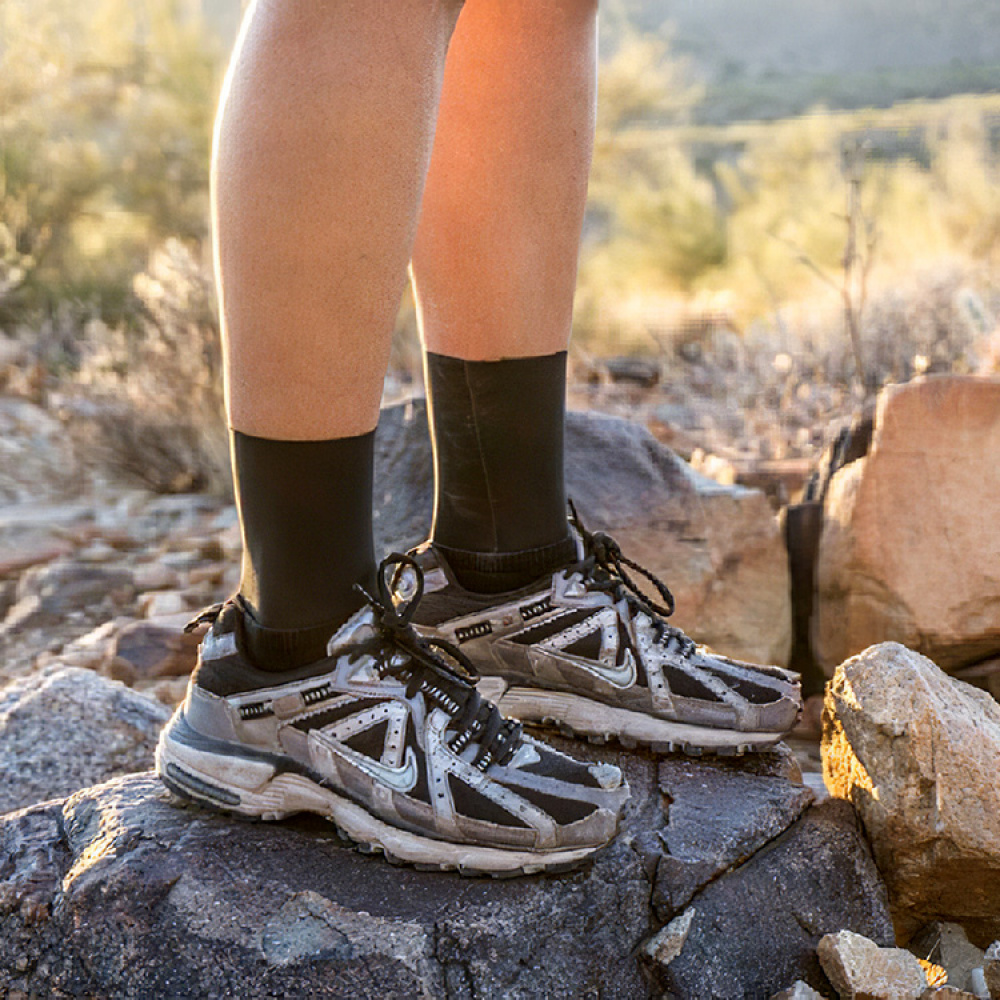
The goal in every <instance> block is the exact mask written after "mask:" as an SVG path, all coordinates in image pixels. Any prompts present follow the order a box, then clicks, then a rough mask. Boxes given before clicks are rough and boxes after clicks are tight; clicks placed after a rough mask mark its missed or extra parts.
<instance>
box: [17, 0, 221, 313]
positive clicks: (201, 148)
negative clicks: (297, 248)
mask: <svg viewBox="0 0 1000 1000" xmlns="http://www.w3.org/2000/svg"><path fill="white" fill-rule="evenodd" d="M0 36H2V37H3V39H4V44H3V46H2V48H0V219H2V220H3V222H2V226H0V329H7V330H10V329H11V328H13V327H15V326H16V325H18V324H19V323H37V322H38V321H39V317H40V316H43V315H45V314H46V313H51V312H52V311H53V310H55V309H56V308H57V307H58V306H59V305H60V304H65V303H66V302H68V301H75V302H80V303H84V304H85V306H84V307H83V308H82V310H81V313H82V317H83V318H84V319H86V318H87V317H88V316H92V315H97V316H99V317H100V318H102V319H104V320H105V321H109V322H119V321H121V320H122V319H125V318H127V317H128V316H129V315H130V312H131V309H132V308H133V307H134V305H135V300H134V296H133V294H132V277H133V275H134V274H136V273H137V272H138V271H140V270H141V269H142V268H143V267H144V266H145V263H146V259H147V255H148V253H149V248H150V247H151V246H154V245H157V244H158V243H160V242H162V241H163V240H164V239H165V238H167V237H171V236H172V237H179V238H182V239H185V240H189V241H191V243H192V244H195V243H197V242H199V241H201V240H202V239H204V237H205V235H206V232H207V224H208V213H207V191H208V150H209V143H210V136H211V116H212V110H213V104H214V93H215V90H216V86H217V80H218V76H219V68H220V53H219V51H218V46H217V45H216V44H215V42H214V41H213V38H212V36H211V35H210V33H208V32H207V31H206V30H205V29H204V26H203V24H202V23H201V19H200V16H199V14H198V7H197V5H196V4H195V3H194V2H193V0H95V2H94V3H90V4H74V3H71V2H70V0H4V3H3V4H2V5H0Z"/></svg>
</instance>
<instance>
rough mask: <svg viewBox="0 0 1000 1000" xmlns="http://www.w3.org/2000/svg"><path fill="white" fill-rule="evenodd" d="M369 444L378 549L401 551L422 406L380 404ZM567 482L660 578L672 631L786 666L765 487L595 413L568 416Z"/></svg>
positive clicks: (427, 499)
mask: <svg viewBox="0 0 1000 1000" xmlns="http://www.w3.org/2000/svg"><path fill="white" fill-rule="evenodd" d="M376 442H377V457H376V469H375V532H376V543H377V551H380V552H382V551H389V550H391V549H405V548H407V547H408V546H411V545H414V544H416V543H417V542H419V541H421V540H422V539H424V538H425V537H426V536H427V533H428V530H429V528H430V520H431V512H432V508H433V477H432V471H433V470H432V462H431V449H430V439H429V437H428V433H427V419H426V414H425V410H424V403H423V401H422V400H414V401H412V402H409V403H405V404H401V405H399V406H394V407H389V408H387V409H385V410H383V411H382V416H381V418H380V423H379V430H378V435H377V438H376ZM566 482H567V489H568V492H569V495H570V496H571V497H572V498H573V500H574V501H575V502H576V504H577V507H578V508H579V510H580V514H581V516H582V517H583V520H584V523H585V524H586V525H587V526H588V527H591V529H592V530H593V529H597V528H599V529H601V530H605V531H607V532H608V533H609V534H612V535H613V536H614V537H615V538H616V539H617V540H618V542H619V543H620V544H621V547H622V550H623V551H624V552H625V554H626V555H628V556H629V558H631V559H634V560H636V561H637V562H639V563H641V564H642V565H643V566H645V567H646V568H648V569H649V570H651V571H652V572H653V573H655V574H656V575H657V576H659V577H661V578H662V579H663V580H664V581H665V582H666V583H667V585H668V586H669V587H670V589H671V590H672V591H673V593H674V595H675V596H676V598H677V614H676V617H675V621H676V623H677V624H678V625H679V626H680V627H681V628H683V629H685V630H686V631H687V632H689V633H690V634H691V635H693V636H694V637H695V638H697V639H698V640H700V641H702V642H705V643H707V644H708V645H710V646H712V647H714V648H715V649H717V650H718V651H720V652H723V653H727V654H729V655H732V656H737V657H741V658H744V659H748V660H753V661H755V662H766V663H778V664H782V665H784V664H786V663H787V662H788V657H789V654H790V650H791V601H790V597H789V583H788V565H787V557H786V555H785V549H784V542H783V541H782V538H781V535H780V532H779V528H778V525H777V522H776V520H775V518H774V516H773V515H772V513H771V510H770V507H769V505H768V502H767V499H766V497H765V496H764V494H763V493H760V492H758V491H757V490H749V489H745V488H744V487H740V486H721V485H719V484H718V483H716V482H715V481H714V480H711V479H708V478H707V477H705V476H702V475H700V474H698V473H696V472H695V471H694V470H693V469H691V468H690V466H688V465H687V464H686V463H685V462H683V461H682V460H681V459H680V458H678V457H677V456H676V455H675V454H674V453H673V452H671V451H670V450H669V449H668V448H666V447H664V446H663V445H661V444H660V443H659V442H657V441H656V440H655V438H653V437H652V435H651V434H650V433H649V432H648V431H647V430H646V429H645V428H644V427H641V426H639V425H638V424H633V423H630V422H628V421H626V420H622V419H620V418H618V417H610V416H603V415H599V414H595V413H570V414H568V416H567V421H566Z"/></svg>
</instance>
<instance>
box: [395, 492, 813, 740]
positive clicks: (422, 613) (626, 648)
mask: <svg viewBox="0 0 1000 1000" xmlns="http://www.w3.org/2000/svg"><path fill="white" fill-rule="evenodd" d="M573 525H574V527H575V529H576V531H577V534H578V537H579V539H580V558H579V560H578V561H577V562H576V563H574V564H572V565H570V566H567V567H565V568H564V569H562V570H560V571H559V572H557V573H555V574H553V576H552V577H551V579H550V580H548V581H546V582H545V585H544V589H539V586H538V585H537V584H536V585H535V586H534V587H530V588H526V589H525V590H523V591H519V592H516V593H511V594H503V595H492V596H489V597H486V596H480V595H473V594H470V593H468V592H466V591H463V590H462V588H461V587H460V586H459V585H458V584H457V583H456V581H455V580H454V579H453V578H452V576H451V574H450V572H449V569H448V567H447V563H446V561H445V559H444V558H443V557H442V556H441V555H440V554H439V553H437V552H436V551H435V549H434V547H433V545H432V544H430V543H428V544H426V545H425V546H423V547H421V548H420V549H418V550H417V553H416V558H417V559H418V560H419V561H420V563H421V565H422V567H423V569H424V573H425V575H426V579H427V590H428V595H427V597H426V598H425V600H424V602H423V604H422V606H421V608H420V609H419V611H418V615H417V620H418V622H419V623H420V625H421V627H422V628H423V629H424V630H425V632H426V633H427V634H429V635H435V636H439V637H441V638H443V639H445V640H447V641H449V642H453V643H455V644H456V645H458V646H459V647H460V648H461V650H462V652H463V653H464V654H465V655H466V656H467V657H469V659H471V660H472V661H473V662H474V663H475V665H476V668H477V669H478V670H479V671H480V673H482V674H484V675H495V676H497V677H500V678H502V679H504V681H506V682H507V683H509V684H512V685H514V684H516V685H521V686H526V687H529V688H539V689H546V690H550V691H561V692H571V693H576V694H579V695H584V696H586V697H587V698H589V699H593V700H594V701H597V702H601V703H604V704H606V705H609V706H613V707H616V708H623V709H626V710H628V711H631V712H636V713H643V714H646V715H649V716H654V717H657V718H660V719H664V720H674V721H679V722H682V723H685V724H689V725H693V726H699V727H708V728H720V729H731V730H740V731H745V732H757V733H767V732H775V733H783V732H785V731H787V730H788V729H790V728H791V727H792V726H793V725H794V724H795V721H796V718H797V716H798V712H799V709H800V705H801V698H800V693H799V683H798V675H796V674H794V673H792V672H790V671H787V670H783V669H781V668H779V667H768V666H758V665H756V664H749V663H741V662H738V661H735V660H732V659H729V658H726V657H723V656H718V655H715V654H713V653H711V652H709V651H708V650H706V649H704V648H703V647H699V646H697V644H696V643H695V642H694V641H693V640H692V639H690V638H689V637H688V636H687V635H685V634H684V633H683V632H682V631H681V630H680V629H678V628H676V627H674V626H672V625H670V624H669V623H668V622H667V621H666V618H667V617H668V616H669V615H670V614H671V613H672V611H673V597H672V596H671V594H670V592H669V590H668V589H667V588H666V586H665V585H664V584H663V583H662V582H661V581H659V580H658V579H657V578H656V577H654V576H653V575H652V574H650V573H648V572H647V571H646V570H644V569H643V568H642V567H640V566H638V565H637V564H636V563H634V562H631V561H630V560H628V559H627V558H626V557H625V556H623V555H622V553H621V550H620V549H619V547H618V545H617V543H615V541H614V540H613V539H612V538H610V537H609V536H608V535H605V534H600V533H594V534H591V533H590V532H588V531H587V530H586V529H585V528H584V527H583V525H582V524H581V523H580V520H579V518H578V517H577V516H576V514H575V511H574V517H573ZM634 574H642V575H643V576H645V577H646V578H647V580H648V581H649V582H650V583H651V584H652V586H654V587H655V588H656V599H655V600H654V599H652V598H650V596H649V595H647V594H646V593H644V592H643V591H642V590H641V589H640V587H639V586H638V585H637V583H636V581H635V579H634ZM403 576H404V577H405V574H404V575H403ZM406 588H407V583H406V581H405V579H403V578H401V579H399V580H398V581H397V589H399V590H400V592H402V593H405V591H406Z"/></svg>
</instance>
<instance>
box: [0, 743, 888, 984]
mask: <svg viewBox="0 0 1000 1000" xmlns="http://www.w3.org/2000/svg"><path fill="white" fill-rule="evenodd" d="M552 741H553V742H554V743H556V744H557V745H558V746H559V747H560V748H562V749H566V750H570V751H572V752H574V753H576V754H577V755H578V756H587V757H589V758H590V759H593V760H605V761H618V762H620V763H621V764H622V766H623V767H624V769H625V773H626V776H627V778H628V781H629V784H630V787H631V789H632V798H631V800H630V802H629V804H628V808H627V812H626V816H625V818H624V821H623V829H622V831H621V833H620V835H619V837H618V838H617V839H616V840H615V841H614V842H613V843H612V844H611V845H610V846H609V847H608V848H607V849H606V850H605V851H603V852H601V853H600V854H599V855H598V856H597V858H596V859H595V860H594V862H593V864H592V865H590V866H589V867H587V868H584V869H582V870H580V871H577V872H571V873H567V874H562V875H553V876H548V877H532V878H521V879H512V880H491V879H486V878H462V877H460V876H458V875H455V874H450V873H440V872H420V871H416V870H413V869H410V868H407V867H399V868H396V867H393V866H391V865H389V864H388V863H386V861H385V860H384V859H383V858H381V857H377V856H374V857H373V856H366V855H364V854H361V853H358V852H356V851H354V850H351V849H349V848H348V847H347V846H345V844H344V843H343V842H342V841H341V840H339V839H338V838H337V836H336V835H335V832H334V831H333V829H332V828H331V827H330V826H329V825H327V824H326V823H324V822H323V821H322V820H320V819H318V818H316V817H299V818H297V819H292V820H288V821H285V822H282V823H271V824H262V823H258V824H248V823H242V822H236V821H234V820H232V819H230V818H227V817H225V816H220V815H216V814H213V813H209V812H203V811H200V810H195V809H182V808H178V806H177V805H176V804H175V803H174V801H173V800H172V799H171V798H170V796H169V795H168V794H167V793H166V791H165V790H164V789H163V788H162V787H161V785H160V783H159V782H158V780H157V779H156V778H155V777H154V776H153V775H152V774H149V773H146V774H135V775H131V776H127V777H123V778H118V779H115V780H112V781H110V782H107V783H105V784H101V785H98V786H96V787H92V788H87V789H84V790H82V791H79V792H77V793H76V794H74V795H72V796H70V797H68V798H66V799H63V800H61V801H54V802H46V803H42V804H39V805H35V806H33V807H30V808H28V809H24V810H21V811H18V812H13V813H10V814H8V815H7V816H4V817H2V818H0V858H2V859H4V860H3V861H0V995H2V996H8V995H16V993H17V991H21V992H24V993H27V994H32V995H34V994H36V993H37V994H39V995H52V996H61V995H69V996H91V995H93V996H115V997H119V998H125V1000H128V998H137V1000H138V998H142V1000H145V998H148V997H151V996H169V997H176V998H187V997H192V998H195V997H197V998H198V1000H214V998H221V997H229V996H240V997H245V998H248V1000H253V998H257V997H272V996H280V995H285V996H324V997H331V998H337V997H343V998H345V1000H346V998H350V1000H363V998H365V997H373V998H374V997H377V998H379V1000H382V998H383V997H387V996H399V997H428V998H434V1000H437V998H440V997H452V998H469V1000H478V998H493V997H500V996H502V997H511V998H533V997H538V998H542V997H544V998H567V1000H568V998H577V997H598V996H600V997H603V998H629V1000H631V998H647V997H651V996H658V995H660V993H661V992H662V989H663V985H664V984H665V983H669V984H670V991H671V993H672V995H673V996H675V997H677V998H679V1000H703V998H704V997H705V996H707V995H712V996H715V997H719V998H722V1000H725V998H727V997H733V998H735V997H744V996H762V997H763V996H771V995H772V994H773V993H774V992H776V991H777V990H779V989H783V988H785V987H787V986H789V985H790V984H791V983H793V982H794V981H796V980H797V979H802V980H805V981H808V982H810V983H811V984H812V985H814V986H817V987H819V988H823V987H824V986H825V985H826V981H825V979H823V977H822V972H821V970H820V969H819V966H818V964H817V962H816V958H815V949H816V945H817V944H818V942H819V939H820V937H821V936H822V935H823V934H825V933H828V932H832V931H834V930H839V929H840V928H842V927H845V926H846V927H850V928H851V929H854V930H856V931H858V932H859V933H863V934H866V935H868V936H870V937H873V938H885V937H886V936H887V935H889V934H890V925H889V920H888V911H887V908H886V902H885V892H884V888H883V887H882V885H881V882H880V881H879V880H878V874H877V872H876V871H875V868H874V864H873V862H872V859H871V856H870V854H869V853H868V849H867V847H866V845H865V843H864V841H863V838H862V837H861V835H860V833H859V831H858V829H857V827H856V824H855V821H854V819H853V812H852V810H851V809H850V807H849V806H847V805H846V804H845V803H835V804H834V805H835V806H836V807H837V808H839V809H840V810H841V812H840V813H839V814H836V815H835V814H834V812H831V810H830V808H829V806H823V807H819V808H814V807H811V806H810V805H809V794H808V793H807V792H804V790H803V789H802V787H801V785H799V784H798V783H797V781H796V775H795V773H794V767H793V765H792V764H791V762H790V755H789V754H788V752H787V751H783V750H779V751H775V752H773V753H770V754H764V755H760V756H759V757H757V758H753V759H748V760H746V761H743V762H740V761H733V762H726V761H683V762H680V761H678V760H675V759H674V758H669V759H667V760H663V759H658V758H656V757H654V756H651V755H648V754H643V753H638V752H635V753H628V754H619V753H617V752H615V751H613V750H610V749H608V748H599V747H587V746H583V745H580V744H575V743H571V742H569V741H566V740H561V739H559V738H552ZM758 784H759V785H760V786H761V787H760V790H759V791H757V790H755V786H756V785H758ZM664 789H667V791H665V790H664ZM712 796H714V800H715V801H714V802H713V803H712V804H711V805H709V799H710V797H712ZM747 799H749V800H750V803H751V804H749V805H747V803H746V802H745V801H744V800H747ZM699 817H701V819H702V820H703V821H704V824H705V829H706V830H707V831H708V832H707V841H706V843H705V844H703V845H701V846H700V847H699V846H698V845H696V844H695V827H696V825H697V822H698V818H699ZM755 825H759V829H758V830H757V831H756V832H755V831H754V830H753V827H754V826H755ZM671 827H673V828H674V830H673V831H671ZM674 833H676V834H677V836H676V839H675V840H673V841H672V839H671V838H672V836H673V834H674ZM671 852H676V856H675V855H673V854H671ZM678 865H680V867H678ZM661 866H662V867H661ZM692 866H694V867H696V868H697V869H698V870H697V871H694V870H693V867H692ZM698 866H700V867H698ZM670 872H677V873H678V878H679V879H680V880H681V881H679V882H678V885H677V887H676V889H673V888H671V887H670V886H669V885H667V880H668V878H669V873H670ZM775 886H778V888H779V891H775ZM654 895H655V896H656V902H655V903H654ZM681 900H684V901H685V902H684V903H683V904H681V903H680V901H681ZM681 905H683V909H682V911H681V912H676V910H677V907H678V906H681ZM685 913H687V914H689V916H688V917H687V918H686V919H685V918H684V914H685ZM677 917H681V918H682V919H680V920H679V921H675V918H677ZM672 921H674V922H673V925H672V927H671V922H672ZM665 927H671V929H670V930H667V931H664V930H663V928H665ZM706 969H707V970H708V971H707V972H706V971H705V970H706ZM706 975H708V976H709V977H710V978H708V979H706ZM706 983H708V984H709V986H710V987H711V993H706V992H705V984H706Z"/></svg>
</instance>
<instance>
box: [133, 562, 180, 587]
mask: <svg viewBox="0 0 1000 1000" xmlns="http://www.w3.org/2000/svg"><path fill="white" fill-rule="evenodd" d="M133 575H134V577H135V585H136V587H138V589H139V590H141V591H144V592H145V591H150V590H176V589H177V588H178V587H179V586H180V583H181V578H180V575H179V574H178V573H177V571H176V570H173V569H171V568H170V567H169V566H164V565H163V564H162V563H158V562H155V563H144V564H143V565H141V566H136V568H135V570H134V571H133Z"/></svg>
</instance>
